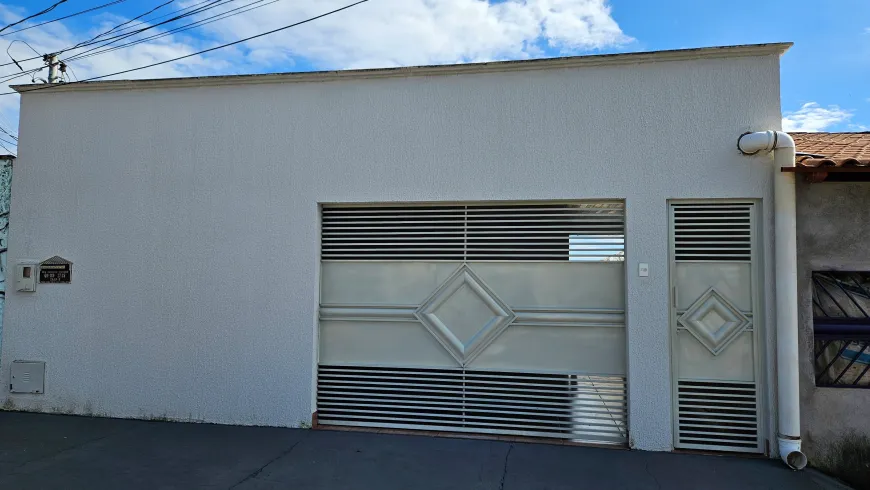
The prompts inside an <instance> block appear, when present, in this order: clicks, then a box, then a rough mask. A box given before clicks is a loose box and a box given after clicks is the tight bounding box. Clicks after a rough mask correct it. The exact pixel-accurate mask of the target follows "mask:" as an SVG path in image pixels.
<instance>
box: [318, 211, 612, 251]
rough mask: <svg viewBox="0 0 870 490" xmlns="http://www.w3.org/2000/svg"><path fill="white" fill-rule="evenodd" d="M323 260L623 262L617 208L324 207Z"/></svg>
mask: <svg viewBox="0 0 870 490" xmlns="http://www.w3.org/2000/svg"><path fill="white" fill-rule="evenodd" d="M321 243H322V250H321V258H322V259H323V260H476V261H528V260H547V261H569V260H577V261H614V262H616V261H622V260H623V259H624V254H623V251H624V244H625V206H624V204H623V203H621V202H597V203H590V202H584V203H545V204H542V203H525V204H473V205H471V204H469V205H420V206H386V205H380V206H342V207H337V206H324V208H323V213H322V236H321Z"/></svg>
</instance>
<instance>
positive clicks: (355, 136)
mask: <svg viewBox="0 0 870 490" xmlns="http://www.w3.org/2000/svg"><path fill="white" fill-rule="evenodd" d="M22 99H23V100H22V111H21V128H20V131H21V143H20V158H19V160H18V161H17V162H16V169H15V172H16V175H15V183H14V188H13V201H12V215H13V219H12V225H11V231H10V257H9V260H10V264H14V263H15V262H16V261H18V260H20V259H25V258H28V259H40V260H41V259H45V258H47V257H50V256H53V255H61V256H63V257H65V258H68V259H69V260H72V261H73V262H74V263H75V265H74V266H73V283H72V284H70V285H51V284H49V285H46V284H41V285H39V288H38V291H37V292H36V293H35V294H28V293H17V292H14V291H13V292H11V293H9V296H8V300H7V301H8V303H7V307H6V312H5V318H4V338H3V344H2V366H0V369H2V376H3V379H6V380H8V376H9V363H10V362H11V361H12V360H14V359H37V360H45V361H47V373H46V386H45V394H44V395H41V396H36V395H33V396H31V395H27V396H24V395H11V396H10V395H8V393H7V392H6V390H7V389H8V384H6V385H5V386H4V387H3V388H0V399H4V398H8V399H10V400H12V401H13V402H14V404H15V405H16V406H18V407H24V408H27V409H38V410H63V411H72V412H76V413H99V414H107V415H111V416H120V417H141V416H167V417H170V418H182V419H186V418H191V419H198V420H206V421H211V422H220V423H239V424H265V425H294V424H296V423H298V422H300V421H303V420H310V414H311V411H312V406H313V394H312V379H313V374H312V373H313V366H314V364H315V358H314V356H315V350H314V348H313V347H314V345H315V342H316V340H315V335H316V332H315V316H316V311H317V305H318V249H319V236H318V235H319V225H318V203H321V202H349V201H452V200H518V199H522V200H526V199H530V200H531V199H585V198H619V199H625V200H626V203H627V245H626V257H627V263H626V265H627V274H628V278H627V296H628V297H627V309H628V315H627V332H628V338H629V346H628V351H629V355H628V358H629V417H630V428H631V439H632V443H633V445H634V446H635V447H638V448H642V449H653V450H667V449H670V448H671V446H672V433H671V430H672V429H671V397H670V393H671V390H670V374H669V373H670V360H669V340H668V277H667V270H668V269H667V259H668V218H667V216H668V214H667V199H670V198H732V197H739V198H762V199H764V201H763V209H764V220H765V224H766V226H765V228H768V229H769V228H770V227H769V225H770V223H771V222H772V221H771V215H770V208H771V206H769V205H767V204H768V202H770V201H769V199H770V196H771V191H772V185H771V176H772V167H771V164H770V162H769V161H768V160H767V159H766V157H763V156H759V157H754V158H746V157H742V156H740V155H739V154H738V152H737V149H736V145H735V144H736V139H737V137H738V135H740V134H741V133H743V132H744V131H749V130H762V129H771V128H778V127H779V124H780V108H779V60H778V56H776V55H765V56H749V57H735V58H716V59H702V60H694V61H670V62H655V63H642V64H630V65H618V66H611V65H602V66H590V67H583V68H570V69H554V70H544V71H525V72H509V73H487V74H476V75H473V74H469V75H458V76H457V75H452V76H429V77H410V78H389V79H356V80H345V81H332V82H305V83H278V84H260V85H252V84H240V85H235V86H220V87H200V88H165V89H153V90H151V89H145V90H112V91H81V92H69V93H56V94H53V93H47V91H46V92H41V93H40V92H36V93H32V94H26V95H24V96H23V98H22ZM765 247H766V248H765V249H766V250H767V251H768V253H769V252H770V240H767V242H766V246H765ZM639 262H647V263H649V264H650V267H651V271H650V276H649V277H647V278H639V277H637V267H638V263H639ZM772 263H773V261H772V260H767V261H766V262H765V264H766V267H767V269H766V273H767V275H768V277H772V276H773V275H772V273H771V272H772V270H771V269H770V267H771V266H772ZM766 283H767V284H769V282H768V281H766ZM767 289H768V290H767V291H766V293H767V295H768V297H770V298H772V291H771V290H770V286H768V287H767ZM768 305H772V301H769V302H768ZM766 319H767V321H766V324H767V325H773V321H772V320H773V317H772V313H771V312H770V311H769V310H768V312H767V315H766ZM770 331H772V329H768V332H770ZM768 362H772V358H769V359H768ZM770 412H771V413H773V410H771V411H770Z"/></svg>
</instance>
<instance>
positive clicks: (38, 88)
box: [0, 0, 369, 95]
mask: <svg viewBox="0 0 870 490" xmlns="http://www.w3.org/2000/svg"><path fill="white" fill-rule="evenodd" d="M368 1H369V0H359V1H357V2H354V3H351V4H348V5H345V6H344V7H340V8H337V9H335V10H330V11H329V12H325V13H322V14H320V15H316V16H314V17H309V18H307V19H305V20H300V21H299V22H294V23H292V24H288V25H286V26H283V27H279V28H277V29H272V30H271V31H266V32H262V33H260V34H255V35H253V36H249V37H246V38H242V39H239V40H236V41H233V42H230V43H226V44H221V45H219V46H214V47H212V48H208V49H203V50H201V51H197V52H195V53H190V54H186V55H184V56H178V57H176V58H170V59H168V60H163V61H158V62H156V63H151V64H149V65H144V66H139V67H136V68H130V69H128V70H121V71H116V72H114V73H108V74H106V75H98V76H95V77H90V78H85V79H83V80H80V81H78V82H71V83H64V84H48V85H46V86H44V87H36V88H31V89H28V90H26V91H25V93H30V92H36V91H39V90H46V89H52V88H57V87H67V86H70V85H77V84H79V83H84V82H89V81H92V80H99V79H100V78H106V77H113V76H115V75H123V74H125V73H131V72H134V71H139V70H144V69H146V68H151V67H154V66H159V65H165V64H166V63H172V62H174V61H179V60H183V59H185V58H190V57H193V56H198V55H201V54H205V53H209V52H212V51H217V50H218V49H223V48H227V47H230V46H235V45H237V44H241V43H244V42H247V41H250V40H252V39H257V38H260V37H263V36H268V35H270V34H274V33H276V32H281V31H285V30H287V29H290V28H293V27H296V26H299V25H302V24H307V23H309V22H312V21H315V20H317V19H322V18H323V17H326V16H329V15H332V14H336V13H338V12H341V11H343V10H347V9H349V8H352V7H356V6H357V5H360V4H363V3H366V2H368ZM17 93H18V92H2V93H0V95H14V94H17Z"/></svg>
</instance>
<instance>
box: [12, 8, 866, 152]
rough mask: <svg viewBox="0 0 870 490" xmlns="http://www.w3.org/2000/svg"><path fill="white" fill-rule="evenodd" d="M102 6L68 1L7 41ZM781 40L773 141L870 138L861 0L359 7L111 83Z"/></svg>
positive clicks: (133, 50) (101, 20)
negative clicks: (831, 134)
mask: <svg viewBox="0 0 870 490" xmlns="http://www.w3.org/2000/svg"><path fill="white" fill-rule="evenodd" d="M54 1H55V0H6V1H4V0H0V21H2V22H3V23H4V25H5V24H6V23H10V22H14V21H16V20H19V19H21V18H23V17H24V16H26V15H30V14H33V13H35V12H37V11H38V10H41V9H42V8H45V7H47V6H49V5H51V4H52V3H54ZM108 1H110V0H67V1H66V2H65V3H63V4H62V5H60V6H58V7H57V8H56V9H55V10H54V11H52V12H50V13H48V14H45V15H43V16H41V17H39V18H38V19H35V20H34V21H32V22H28V23H25V24H22V25H20V26H16V27H15V28H12V29H9V30H10V31H12V30H15V29H18V28H20V27H26V26H29V25H32V24H33V23H35V22H39V21H43V20H50V19H53V18H56V17H60V16H63V15H67V14H70V13H74V12H78V11H80V10H84V9H87V8H90V7H94V6H97V5H100V4H103V3H107V2H108ZM166 1H167V0H123V1H122V2H121V3H119V4H117V5H113V6H110V7H108V8H105V9H100V10H97V11H94V12H92V13H89V14H85V15H82V16H78V17H75V18H72V19H69V20H66V21H62V22H56V23H52V24H48V25H46V26H42V27H37V28H33V29H28V30H26V31H22V32H20V33H15V34H11V35H4V36H0V46H3V47H8V46H9V44H10V42H12V41H14V40H19V41H26V42H27V43H29V44H30V46H27V45H25V44H23V43H20V42H17V43H14V44H13V45H12V46H11V47H10V50H9V52H10V53H11V54H12V56H14V57H15V58H16V59H18V60H20V59H22V58H28V57H34V56H35V54H34V50H35V51H36V52H38V53H44V52H49V51H56V50H61V49H65V48H69V47H70V46H72V45H74V44H76V43H78V42H80V41H83V40H86V39H89V38H91V37H93V36H95V35H97V34H99V33H101V32H103V31H105V30H107V29H109V28H111V27H113V26H116V25H117V24H119V23H121V22H124V21H125V20H129V19H131V18H132V17H134V16H137V15H139V14H142V13H144V12H146V11H148V10H150V9H152V8H154V7H156V6H158V5H160V4H161V3H164V2H166ZM351 1H352V0H304V1H299V0H173V1H172V3H170V4H169V5H166V6H164V7H162V8H160V9H159V10H157V11H155V12H154V13H153V14H150V15H148V16H146V17H145V18H144V19H143V20H146V21H149V20H150V21H151V22H150V23H154V22H158V21H159V20H161V19H155V17H157V16H159V15H165V14H169V13H171V12H173V11H175V10H179V9H186V10H181V12H186V11H190V10H191V9H192V8H194V7H192V6H193V5H194V4H199V3H201V2H206V5H208V2H217V4H216V5H214V6H213V8H211V9H210V10H208V11H204V12H201V13H199V14H197V15H195V16H192V17H190V18H188V19H183V20H179V21H176V22H174V23H172V24H168V25H166V26H161V27H156V28H152V29H151V30H149V31H147V32H144V33H141V34H138V35H137V36H133V37H131V38H129V39H126V40H122V41H119V42H129V41H132V40H136V39H139V38H142V37H145V36H149V35H153V34H154V33H158V34H159V33H161V32H165V31H166V29H167V28H172V27H176V26H180V25H183V24H186V23H189V22H192V21H194V20H202V19H204V18H206V17H209V16H212V15H217V14H221V13H223V12H226V11H228V10H230V9H234V8H242V9H248V8H251V10H250V11H248V12H242V13H240V14H239V15H233V16H228V17H226V18H225V19H222V20H220V21H216V22H212V23H210V24H208V25H202V26H199V27H197V28H195V29H190V30H187V31H185V32H179V33H175V34H167V35H165V36H163V37H160V38H156V39H154V40H151V41H148V42H143V43H140V44H136V45H133V46H130V47H127V48H124V49H118V50H115V51H110V52H105V53H101V54H99V55H97V56H91V57H87V58H81V59H75V55H76V53H80V52H82V51H84V50H85V49H91V48H79V49H78V50H72V51H66V52H64V54H63V55H62V57H64V58H67V59H69V65H70V66H71V67H72V73H70V75H69V76H70V79H74V78H75V77H79V78H85V77H91V76H97V75H104V74H108V73H112V72H115V71H120V70H125V69H129V68H134V67H138V66H143V65H146V64H150V63H154V62H158V61H163V60H166V59H170V58H174V57H177V56H182V55H186V54H190V53H193V52H196V51H198V50H201V49H204V48H208V47H212V46H215V45H218V44H222V43H226V42H230V41H233V40H236V39H239V38H242V37H247V36H251V35H254V34H257V33H260V32H263V31H266V30H270V29H274V28H276V27H280V26H282V25H285V24H289V23H291V22H294V21H298V20H302V19H305V18H307V17H311V16H314V15H318V14H320V13H323V12H325V11H329V10H332V9H334V8H337V7H340V6H343V5H346V4H347V3H351ZM226 15H229V14H226ZM137 22H138V21H137ZM149 25H150V24H149V23H146V24H143V25H142V26H139V27H147V26H149ZM781 41H791V42H794V43H795V46H794V47H793V48H792V49H791V50H790V51H789V52H788V53H787V54H786V55H785V56H784V57H783V59H782V107H783V112H784V126H785V129H787V130H809V131H862V130H870V83H866V82H862V80H866V79H867V78H868V75H870V1H868V0H826V1H820V0H791V1H785V0H769V1H766V2H758V1H752V2H750V1H748V0H728V1H724V0H717V1H714V0H701V1H697V0H695V1H689V0H659V1H649V0H646V1H640V0H493V1H490V2H489V3H487V2H486V1H484V0H369V2H367V3H364V4H362V5H359V6H357V7H354V8H352V9H349V10H346V11H344V12H341V13H339V14H336V15H333V16H329V17H325V18H323V19H320V20H318V21H315V22H312V23H310V24H306V25H305V26H300V27H298V28H294V29H290V30H287V31H284V32H282V33H279V34H275V35H272V36H268V37H265V38H260V39H257V40H255V41H252V42H250V43H246V44H244V45H240V46H235V47H232V48H229V49H224V50H220V51H215V52H212V53H209V54H207V55H204V56H194V57H191V58H187V59H185V60H182V61H179V62H175V63H170V64H166V65H161V66H159V67H154V68H149V69H147V70H142V71H137V72H133V73H129V74H126V75H123V76H121V77H118V78H159V77H169V76H194V75H217V74H236V73H262V72H274V71H304V70H315V69H347V68H360V67H379V66H403V65H418V64H439V63H457V62H473V61H487V60H502V59H523V58H535V57H548V56H565V55H574V54H590V53H614V52H631V51H649V50H662V49H679V48H693V47H701V46H715V45H731V44H749V43H765V42H781ZM31 47H32V48H33V49H31ZM103 49H106V48H103ZM2 56H4V57H5V54H3V55H2ZM70 58H72V59H70ZM8 61H9V60H8V59H7V60H5V61H4V63H6V62H8ZM21 64H22V66H23V67H24V68H25V69H35V68H39V67H40V66H41V65H42V63H41V61H40V60H38V59H37V60H31V61H26V62H22V63H21ZM16 73H18V68H17V67H15V66H14V65H6V66H3V67H0V75H13V74H16ZM73 73H74V75H73ZM31 76H36V77H44V76H45V71H44V70H43V71H42V72H39V73H35V74H33V75H27V76H23V77H21V78H17V79H15V80H12V81H9V82H6V84H9V83H11V84H15V83H29V82H30V81H31ZM3 91H6V90H3ZM17 103H18V100H17V96H7V97H0V125H2V126H3V127H4V128H7V129H11V130H12V131H13V132H14V131H15V130H16V129H17V128H16V126H17V124H16V122H17V118H18V110H17ZM0 136H2V135H0ZM7 146H8V145H7Z"/></svg>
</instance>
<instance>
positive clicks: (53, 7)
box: [0, 0, 67, 32]
mask: <svg viewBox="0 0 870 490" xmlns="http://www.w3.org/2000/svg"><path fill="white" fill-rule="evenodd" d="M66 1H67V0H59V1H58V2H57V3H55V4H54V5H52V6H51V7H48V8H47V9H45V10H43V11H41V12H37V13H35V14H33V15H31V16H29V17H25V18H23V19H21V20H19V21H17V22H13V23H11V24H9V25H7V26H6V27H4V28H2V29H0V32H3V31H5V30H6V29H9V28H10V27H12V26H17V25H18V24H20V23H22V22H26V21H28V20H30V19H32V18H34V17H39V16H40V15H42V14H47V13H49V12H51V11H52V10H54V9H55V7H57V6H58V5H60V4H62V3H65V2H66Z"/></svg>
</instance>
